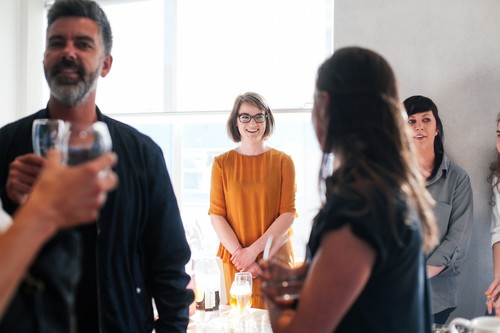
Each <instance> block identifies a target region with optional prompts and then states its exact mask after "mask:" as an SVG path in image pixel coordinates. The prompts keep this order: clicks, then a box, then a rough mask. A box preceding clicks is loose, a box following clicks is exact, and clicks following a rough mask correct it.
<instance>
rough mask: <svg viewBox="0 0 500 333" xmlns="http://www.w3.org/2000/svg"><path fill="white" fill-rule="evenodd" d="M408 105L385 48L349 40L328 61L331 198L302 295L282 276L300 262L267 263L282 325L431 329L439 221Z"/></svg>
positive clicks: (321, 93) (311, 249)
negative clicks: (429, 256) (430, 265)
mask: <svg viewBox="0 0 500 333" xmlns="http://www.w3.org/2000/svg"><path fill="white" fill-rule="evenodd" d="M402 111H403V110H402V106H401V103H400V102H399V99H398V93H397V87H396V80H395V77H394V74H393V71H392V69H391V67H390V65H389V64H388V63H387V62H386V61H385V59H383V58H382V57H381V56H380V55H378V54H377V53H375V52H373V51H370V50H367V49H364V48H359V47H347V48H342V49H339V50H337V51H336V52H335V53H334V54H333V55H332V57H330V58H329V59H327V60H326V61H325V62H324V63H323V64H322V65H321V67H320V68H319V70H318V76H317V81H316V92H315V95H314V106H313V111H312V121H313V125H314V128H315V131H316V136H317V139H318V142H319V145H320V147H321V149H322V151H323V163H322V166H321V170H320V188H321V189H322V191H324V196H325V198H324V203H323V205H322V207H321V209H320V211H319V213H318V214H317V216H316V217H315V219H314V224H313V227H312V230H311V235H310V239H309V243H308V259H307V261H308V266H307V272H306V273H305V277H304V280H303V287H302V291H301V294H300V299H299V300H298V301H297V302H287V301H286V300H287V299H288V297H283V294H288V292H287V290H286V288H287V286H289V285H291V284H292V283H290V282H289V281H287V283H283V279H282V278H281V277H282V276H283V273H285V272H286V273H288V275H289V276H296V274H295V273H296V271H295V270H292V269H288V268H286V267H285V266H283V265H280V263H279V262H278V261H275V260H273V258H271V259H270V260H268V261H265V262H262V264H261V267H262V270H263V271H262V273H261V277H262V279H263V280H264V281H265V283H264V284H263V285H264V286H263V292H264V294H265V299H266V304H267V306H268V309H269V316H270V319H271V325H272V327H273V332H315V333H322V332H384V333H390V332H401V331H404V332H408V333H413V332H414V333H417V332H418V333H422V332H430V331H431V324H432V315H431V309H430V299H429V293H428V282H427V278H426V269H425V252H428V251H430V250H431V249H432V248H433V246H434V245H435V244H436V243H437V229H436V225H435V221H434V217H433V214H432V208H431V203H432V198H431V197H430V195H429V194H428V192H427V191H426V190H425V187H424V184H423V180H422V177H421V176H420V173H419V170H418V165H417V163H416V160H414V154H413V153H412V150H413V148H412V144H411V142H410V140H409V137H408V135H407V132H406V131H407V129H406V127H405V120H404V117H403V113H402ZM331 153H333V154H334V158H333V166H332V165H331V163H332V162H331V158H329V156H330V154H331ZM332 168H333V173H331V174H330V175H328V174H327V173H328V172H327V170H332ZM283 300H285V301H283ZM290 303H291V304H290ZM288 304H289V305H288Z"/></svg>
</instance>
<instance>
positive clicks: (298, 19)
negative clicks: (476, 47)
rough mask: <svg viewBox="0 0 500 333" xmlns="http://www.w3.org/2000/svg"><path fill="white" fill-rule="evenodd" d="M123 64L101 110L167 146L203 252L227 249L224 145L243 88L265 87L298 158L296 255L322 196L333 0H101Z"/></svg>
mask: <svg viewBox="0 0 500 333" xmlns="http://www.w3.org/2000/svg"><path fill="white" fill-rule="evenodd" d="M98 2H100V4H101V5H102V6H103V8H104V10H105V11H106V14H107V15H108V18H109V20H110V23H111V25H112V29H113V35H114V45H113V52H112V53H113V68H112V70H111V72H110V73H109V75H108V76H107V77H106V78H105V79H101V80H100V81H99V83H98V84H99V92H98V94H97V104H98V105H99V107H100V108H101V110H102V111H103V112H104V113H106V114H108V115H110V116H112V117H114V118H116V119H118V120H121V121H123V122H125V123H128V124H130V125H132V126H134V127H136V128H137V129H139V130H140V131H141V132H143V133H145V134H147V135H149V136H150V137H151V138H152V139H153V140H154V141H155V142H157V143H158V144H159V145H160V147H161V148H162V150H163V153H164V155H165V160H166V162H167V168H168V170H169V173H170V177H171V180H172V183H173V185H174V188H175V191H176V195H177V198H178V201H179V206H180V208H181V214H182V217H183V221H184V224H185V228H186V234H187V237H188V240H189V242H190V245H191V248H192V250H193V255H194V256H196V255H197V254H198V252H199V251H204V252H206V251H210V252H211V253H215V251H216V248H217V245H218V239H217V236H216V235H215V232H214V231H213V228H212V226H211V223H210V218H209V216H208V208H209V194H210V176H211V168H212V162H213V157H214V156H216V155H218V154H220V153H222V152H224V151H227V150H229V149H232V148H234V147H235V144H234V143H233V142H232V141H230V140H229V139H228V138H227V135H226V128H225V124H226V120H227V117H228V115H229V111H230V109H231V108H232V105H233V102H234V99H235V97H236V96H237V95H239V94H241V93H244V92H246V91H256V92H259V93H261V94H262V95H263V96H265V97H266V99H267V100H268V102H269V104H270V106H271V109H273V112H274V114H275V118H276V129H275V133H274V135H273V136H272V137H271V138H270V140H269V145H270V146H271V147H274V148H276V149H279V150H282V151H284V152H285V153H287V154H289V155H291V156H292V158H293V160H294V163H295V169H296V182H297V194H296V207H297V213H298V218H297V219H296V221H295V222H294V226H293V228H294V230H295V237H294V240H296V239H298V240H299V241H298V244H296V249H295V251H296V257H297V259H299V260H300V259H301V258H303V256H304V244H305V242H306V241H307V239H308V237H309V230H310V226H311V221H312V218H313V217H314V215H315V213H316V212H317V209H318V207H319V205H320V202H319V195H318V190H317V176H318V170H319V163H320V159H321V156H320V151H319V148H318V144H317V142H316V139H315V135H314V131H313V129H312V125H311V121H310V107H311V105H312V96H313V90H314V81H315V76H316V71H317V68H318V66H319V64H321V62H322V61H323V60H324V59H325V58H326V57H328V56H329V55H330V54H331V53H332V52H333V30H332V29H333V0H273V1H266V0H254V1H251V2H248V1H243V0H214V1H207V0H182V1H176V0H101V1H98Z"/></svg>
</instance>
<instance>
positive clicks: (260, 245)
mask: <svg viewBox="0 0 500 333" xmlns="http://www.w3.org/2000/svg"><path fill="white" fill-rule="evenodd" d="M273 130H274V116H273V113H272V111H271V109H270V108H269V106H268V105H267V102H266V101H265V99H264V98H263V97H262V96H261V95H259V94H257V93H253V92H247V93H245V94H243V95H240V96H238V97H237V98H236V100H235V102H234V106H233V109H232V112H231V114H230V115H229V119H228V121H227V131H228V135H229V137H230V138H231V139H232V140H233V141H234V142H238V143H239V146H238V147H237V148H236V149H232V150H230V151H228V152H226V153H224V154H222V155H220V156H217V157H215V160H214V164H213V166H212V183H211V189H210V210H209V214H210V218H211V221H212V225H213V227H214V229H215V232H216V234H217V236H218V237H219V240H220V242H221V244H220V246H219V250H218V252H217V256H219V257H220V258H221V259H222V262H223V267H224V276H225V282H226V290H228V291H229V290H230V286H231V282H232V281H233V279H234V275H235V273H236V272H251V273H252V275H253V276H254V277H255V276H256V274H257V271H258V269H259V268H258V265H257V264H256V261H257V260H258V259H259V258H261V257H262V252H263V250H264V246H265V242H266V240H267V238H268V237H269V236H273V238H274V239H284V238H285V235H286V234H287V233H288V232H290V231H289V230H290V227H291V225H292V222H293V220H294V217H295V167H294V164H293V161H292V159H291V157H290V156H289V155H287V154H285V153H283V152H281V151H278V150H276V149H273V148H270V147H268V146H267V145H266V144H265V140H266V139H268V138H269V137H270V136H271V134H272V133H273ZM282 244H283V243H282ZM273 252H274V253H276V252H279V253H280V255H282V256H284V257H287V258H288V261H289V262H290V263H291V262H292V261H293V252H292V248H291V244H290V242H285V243H284V245H283V246H282V247H281V248H279V249H278V248H274V249H273ZM252 285H253V290H252V301H251V302H252V303H251V304H252V307H255V308H264V307H265V305H264V301H263V299H262V297H261V296H260V282H259V281H258V280H255V279H254V281H253V284H252Z"/></svg>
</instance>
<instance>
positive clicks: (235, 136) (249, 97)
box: [226, 92, 274, 142]
mask: <svg viewBox="0 0 500 333" xmlns="http://www.w3.org/2000/svg"><path fill="white" fill-rule="evenodd" d="M243 103H250V104H253V105H255V106H256V107H258V108H259V109H260V110H262V111H263V112H264V113H265V114H266V129H265V131H264V134H263V136H262V139H263V140H266V139H267V138H269V137H270V136H271V135H272V134H273V132H274V116H273V113H272V111H271V109H270V108H269V105H267V102H266V100H265V99H264V97H262V96H261V95H259V94H257V93H255V92H246V93H244V94H243V95H239V96H238V97H236V100H235V101H234V105H233V110H232V111H231V114H230V115H229V119H228V120H227V125H226V126H227V134H228V135H229V138H230V139H231V140H233V141H234V142H240V141H241V135H240V132H239V131H238V125H237V124H236V122H237V121H238V112H239V111H240V107H241V104H243Z"/></svg>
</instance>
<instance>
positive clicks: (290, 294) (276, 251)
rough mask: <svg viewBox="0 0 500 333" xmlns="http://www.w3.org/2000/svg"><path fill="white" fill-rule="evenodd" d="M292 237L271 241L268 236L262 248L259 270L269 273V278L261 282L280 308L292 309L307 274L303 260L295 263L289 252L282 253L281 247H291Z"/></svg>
mask: <svg viewBox="0 0 500 333" xmlns="http://www.w3.org/2000/svg"><path fill="white" fill-rule="evenodd" d="M292 238H293V237H292V235H291V234H287V235H285V236H283V237H280V238H276V239H273V237H272V236H270V237H269V238H268V239H267V242H266V244H265V247H264V254H263V262H262V263H261V268H262V269H263V270H265V271H267V272H268V273H269V276H270V278H269V279H268V280H266V281H264V282H263V288H264V289H267V291H268V293H269V294H271V295H272V299H273V301H274V302H275V303H276V304H277V305H278V306H280V307H282V308H290V307H294V306H295V304H296V303H297V301H298V300H299V298H300V293H301V291H302V287H303V284H304V280H305V277H306V274H307V263H306V262H305V260H302V261H297V260H296V258H295V257H294V256H293V255H290V254H289V251H282V249H283V246H290V247H291V246H292Z"/></svg>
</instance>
